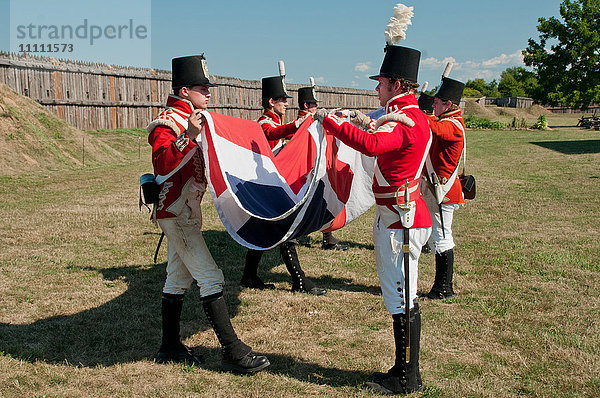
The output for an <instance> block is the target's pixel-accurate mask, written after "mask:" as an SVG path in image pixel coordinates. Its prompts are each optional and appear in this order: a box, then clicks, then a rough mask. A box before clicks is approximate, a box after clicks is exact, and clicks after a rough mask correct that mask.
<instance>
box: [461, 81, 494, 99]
mask: <svg viewBox="0 0 600 398" xmlns="http://www.w3.org/2000/svg"><path fill="white" fill-rule="evenodd" d="M466 89H472V90H474V91H477V92H479V93H481V95H482V96H485V97H498V83H496V80H492V81H491V82H489V83H486V82H485V80H483V79H481V78H478V79H475V80H468V81H467V83H465V90H466ZM468 92H472V91H471V90H469V91H468Z"/></svg>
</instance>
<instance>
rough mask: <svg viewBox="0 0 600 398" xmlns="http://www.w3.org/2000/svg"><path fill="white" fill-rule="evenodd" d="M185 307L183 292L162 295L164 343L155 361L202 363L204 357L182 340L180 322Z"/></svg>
mask: <svg viewBox="0 0 600 398" xmlns="http://www.w3.org/2000/svg"><path fill="white" fill-rule="evenodd" d="M182 307H183V294H168V293H163V296H162V332H163V334H162V343H161V345H160V349H159V350H158V354H157V355H156V359H155V361H156V362H157V363H167V362H185V363H188V364H190V365H192V364H193V365H200V364H202V363H203V362H204V360H203V359H202V357H200V356H199V355H196V354H194V352H193V351H192V350H191V349H190V348H189V347H187V346H185V345H184V344H183V343H182V342H181V338H180V337H179V323H180V320H181V309H182Z"/></svg>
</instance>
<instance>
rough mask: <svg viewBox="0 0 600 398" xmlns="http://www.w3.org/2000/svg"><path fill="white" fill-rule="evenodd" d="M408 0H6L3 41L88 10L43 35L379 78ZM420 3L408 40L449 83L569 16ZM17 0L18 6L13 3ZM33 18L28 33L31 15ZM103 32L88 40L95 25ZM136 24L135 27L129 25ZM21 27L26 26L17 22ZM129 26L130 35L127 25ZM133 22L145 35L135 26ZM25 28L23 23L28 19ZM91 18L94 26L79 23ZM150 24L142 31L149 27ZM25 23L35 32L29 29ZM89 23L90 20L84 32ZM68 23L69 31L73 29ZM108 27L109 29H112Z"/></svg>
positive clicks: (242, 64)
mask: <svg viewBox="0 0 600 398" xmlns="http://www.w3.org/2000/svg"><path fill="white" fill-rule="evenodd" d="M396 3H398V1H387V0H376V1H355V0H347V1H337V0H333V1H323V0H321V1H313V0H307V1H304V2H300V1H272V0H261V1H236V0H230V1H223V0H219V1H203V0H196V1H188V0H182V1H173V2H166V1H158V0H128V1H116V0H104V1H87V0H54V1H46V0H12V4H11V1H9V0H0V15H2V17H0V18H4V20H2V21H0V22H1V23H0V49H1V50H5V51H6V50H10V49H11V48H12V49H13V50H15V49H16V48H17V50H18V47H17V45H18V44H24V43H26V42H27V40H29V41H28V43H30V44H34V43H36V42H37V43H40V44H41V41H40V40H37V37H35V38H31V37H29V36H30V35H29V33H32V32H33V34H34V36H35V35H37V33H40V31H38V30H36V29H38V28H39V27H40V26H43V25H45V26H50V25H56V26H59V27H60V26H63V25H69V26H71V27H72V28H73V29H75V28H76V27H78V26H81V25H83V24H84V21H85V20H87V26H86V27H85V31H87V37H86V38H84V39H77V38H73V39H70V40H66V39H65V38H64V37H63V39H62V40H61V39H54V40H50V39H48V38H47V35H48V33H49V30H48V29H46V30H42V32H41V33H42V34H46V37H45V38H46V39H45V40H43V41H44V42H47V43H48V42H51V43H64V42H69V43H71V44H73V45H74V47H75V51H73V52H72V53H58V54H53V55H54V56H58V57H62V58H69V57H74V58H79V59H84V60H89V61H96V62H105V63H112V64H119V65H131V66H141V67H153V68H157V69H167V70H168V69H170V60H171V58H173V57H177V56H182V55H190V54H199V53H205V55H206V57H207V60H208V68H209V71H210V73H211V74H214V75H220V76H232V77H239V78H241V79H248V80H257V79H260V78H262V77H265V76H273V75H276V74H277V73H278V69H277V61H279V60H284V61H285V64H286V73H287V76H286V81H287V82H289V83H300V84H303V83H306V84H308V81H309V77H310V76H313V77H314V78H315V80H316V83H317V84H321V85H327V86H340V87H356V88H364V89H374V87H375V82H373V81H372V80H369V79H368V76H369V75H372V74H375V73H377V72H378V70H379V67H380V66H381V61H382V59H383V48H384V46H385V39H384V35H383V32H384V29H385V27H386V24H387V22H388V20H389V18H390V16H391V15H392V12H393V8H394V5H395V4H396ZM403 3H404V4H406V5H407V6H413V7H414V14H415V15H414V17H413V19H412V25H411V26H409V27H408V30H407V32H406V36H407V38H406V40H405V41H404V42H403V43H401V44H402V45H405V46H408V47H413V48H416V49H419V50H421V52H422V55H421V67H420V70H419V83H421V84H422V83H423V82H424V81H429V85H430V87H433V86H435V85H437V84H438V83H439V80H440V75H441V73H442V72H443V69H444V66H445V65H446V62H447V61H448V60H452V61H453V62H454V67H453V70H452V73H451V75H450V76H451V77H453V78H455V79H459V80H463V81H466V80H469V79H475V78H483V79H485V80H486V81H490V80H492V79H499V76H500V73H501V72H502V71H503V70H505V69H506V68H507V67H511V66H518V65H522V60H521V55H520V51H521V50H522V49H524V48H525V47H526V46H527V40H528V39H529V38H531V37H533V38H535V39H537V38H538V32H537V29H536V27H537V24H538V22H537V19H538V18H539V17H549V16H558V15H559V5H560V3H561V1H560V0H528V1H522V0H504V1H489V0H457V1H454V2H448V1H437V0H435V1H434V0H429V1H427V0H421V1H416V0H414V1H404V2H403ZM11 5H12V7H11ZM30 24H32V25H34V28H33V30H31V32H27V31H26V30H27V29H26V27H27V26H28V25H30ZM92 25H94V26H96V27H97V28H96V30H95V31H94V32H95V34H97V33H98V32H99V31H102V34H103V36H102V37H99V38H97V39H95V42H94V43H93V45H91V44H90V36H91V33H92V31H91V30H90V29H91V26H92ZM125 25H127V26H128V27H124V26H125ZM18 26H21V30H20V31H18V30H17V27H18ZM119 26H122V27H123V29H124V30H122V31H121V36H120V37H118V36H117V30H118V27H119ZM129 26H131V27H133V29H136V28H138V33H140V32H141V33H142V34H141V35H139V36H138V37H135V36H132V35H128V34H129V33H131V32H130V31H129V29H130V28H129ZM23 27H25V28H23ZM81 29H84V28H81ZM139 29H141V30H139ZM19 32H20V33H21V36H23V33H27V35H25V38H23V37H21V38H19V37H18V35H19ZM83 32H84V30H81V31H80V33H81V36H83ZM67 33H68V31H67ZM108 36H110V37H108Z"/></svg>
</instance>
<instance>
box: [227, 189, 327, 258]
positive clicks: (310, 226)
mask: <svg viewBox="0 0 600 398" xmlns="http://www.w3.org/2000/svg"><path fill="white" fill-rule="evenodd" d="M324 189H325V184H323V183H322V182H320V183H319V184H318V186H317V188H316V191H315V195H314V196H313V197H312V198H311V200H310V202H309V203H307V204H306V206H308V208H307V209H306V212H305V213H304V217H303V218H302V219H301V220H300V223H299V224H298V226H297V227H296V228H295V230H294V233H293V234H292V235H291V236H290V237H288V240H289V239H293V238H298V237H300V236H305V235H308V234H310V233H311V232H314V231H318V230H319V229H320V228H321V227H322V226H323V225H325V224H327V223H329V222H331V221H332V220H333V219H334V218H335V216H334V215H333V214H331V212H330V211H329V210H327V202H326V201H325V200H324V199H323V192H324ZM300 211H302V209H298V210H296V211H295V212H294V213H292V214H291V215H290V216H288V217H286V218H285V219H283V220H278V221H265V220H261V219H258V218H250V219H249V220H248V221H247V222H246V223H245V224H244V225H243V226H242V227H241V228H240V229H238V230H237V234H238V235H239V236H240V237H241V238H242V239H244V240H245V241H246V242H248V243H250V244H253V245H255V246H258V247H272V246H273V245H275V244H277V243H278V242H280V241H281V240H282V239H283V238H284V236H285V234H286V233H287V232H288V231H289V230H290V228H291V227H292V224H293V223H294V220H296V219H297V218H298V216H299V213H300Z"/></svg>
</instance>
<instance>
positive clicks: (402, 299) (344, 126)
mask: <svg viewBox="0 0 600 398" xmlns="http://www.w3.org/2000/svg"><path fill="white" fill-rule="evenodd" d="M420 54H421V53H420V52H419V51H417V50H414V49H411V48H407V47H401V46H396V45H388V46H387V47H386V54H385V58H384V60H383V64H382V66H381V70H380V72H379V75H376V76H372V77H371V78H372V79H374V80H377V81H378V82H379V84H378V85H377V88H376V90H377V92H378V94H379V101H380V104H381V106H383V107H385V111H386V114H385V115H383V116H382V117H381V118H379V119H378V120H377V121H376V122H375V123H374V124H373V123H372V122H371V121H370V120H369V118H365V117H364V115H362V114H360V112H358V111H356V115H359V116H360V117H359V116H355V117H353V119H354V120H351V121H352V122H353V123H354V124H360V125H362V126H361V127H363V128H366V129H368V131H365V130H362V129H360V128H358V127H355V126H354V125H352V124H351V123H350V122H348V121H347V119H345V118H341V117H339V116H337V115H333V114H327V113H326V111H325V110H323V109H320V110H318V111H317V113H316V114H315V118H316V119H317V120H321V121H322V124H323V128H324V129H325V131H326V132H327V133H330V134H333V135H334V136H336V137H337V138H339V139H340V140H341V141H342V142H344V143H345V144H347V145H349V146H350V147H352V148H354V149H356V150H358V151H360V152H362V153H364V154H366V155H369V156H375V157H377V161H376V165H375V175H374V178H373V193H374V196H375V203H376V210H377V212H376V215H375V223H374V226H373V242H374V244H375V262H376V264H377V273H378V275H379V282H380V285H381V291H382V294H383V300H384V303H385V306H386V308H387V310H388V311H389V312H390V314H391V315H392V320H393V329H394V341H395V344H396V357H395V363H394V366H393V367H392V368H391V369H390V370H389V371H388V372H387V373H381V372H375V373H374V374H373V378H374V380H373V382H370V383H366V387H367V388H369V389H371V390H374V391H376V392H378V393H384V394H409V393H411V392H413V391H420V390H422V388H423V384H422V382H421V374H420V371H419V344H420V338H421V314H420V312H419V305H418V303H417V300H416V297H417V275H418V261H419V256H420V254H421V248H422V246H423V245H424V244H425V243H426V242H427V239H428V238H429V235H430V233H431V218H430V216H429V212H428V210H427V206H426V204H425V201H424V200H423V198H422V197H421V194H420V190H419V178H420V177H421V172H422V168H423V164H424V163H425V158H426V155H427V152H428V150H429V145H430V143H431V133H430V131H429V125H428V123H427V119H426V117H425V115H424V114H423V112H421V111H420V110H419V107H418V105H417V99H416V98H415V95H414V93H415V92H416V89H417V87H418V84H417V83H416V81H417V71H418V67H419V59H420ZM361 119H362V120H364V123H363V122H361ZM406 259H407V260H408V261H406ZM407 263H408V264H407ZM407 282H408V283H407ZM407 287H408V289H407ZM408 347H410V348H409V349H407V348H408ZM407 351H408V352H409V355H410V357H407Z"/></svg>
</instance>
